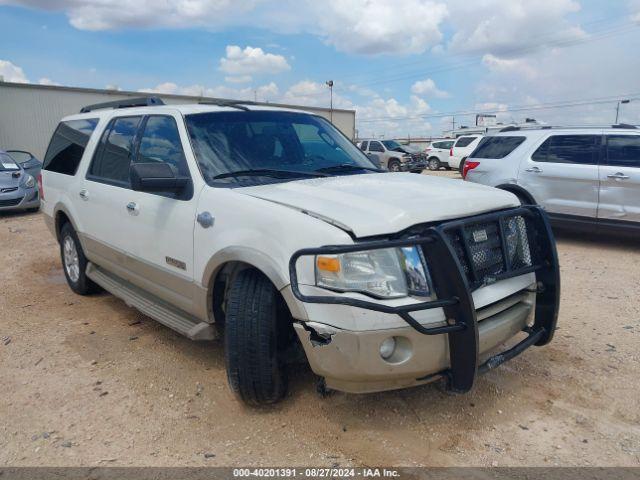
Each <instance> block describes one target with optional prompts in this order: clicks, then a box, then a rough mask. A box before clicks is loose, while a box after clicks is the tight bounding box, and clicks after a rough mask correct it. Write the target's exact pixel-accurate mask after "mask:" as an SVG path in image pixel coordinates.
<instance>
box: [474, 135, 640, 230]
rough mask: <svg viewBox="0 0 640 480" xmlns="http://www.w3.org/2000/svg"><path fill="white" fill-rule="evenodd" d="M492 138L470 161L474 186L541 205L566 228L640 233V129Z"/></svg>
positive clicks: (489, 138) (488, 138)
mask: <svg viewBox="0 0 640 480" xmlns="http://www.w3.org/2000/svg"><path fill="white" fill-rule="evenodd" d="M506 130H507V131H503V132H502V133H499V134H497V135H494V136H489V137H486V138H485V139H484V140H483V141H482V142H481V143H480V145H479V146H478V148H477V149H476V150H475V151H474V152H473V154H472V155H471V156H470V157H469V158H467V161H466V163H465V166H464V172H463V174H464V176H465V177H466V180H468V181H470V182H475V183H482V184H485V185H490V186H493V187H498V188H502V189H504V190H507V191H510V192H513V193H515V194H516V195H517V196H518V197H519V198H520V200H521V202H522V203H523V204H536V203H537V204H540V205H541V206H542V207H543V208H544V209H545V210H546V211H547V212H548V213H549V216H550V217H551V218H552V220H554V222H555V223H557V224H558V225H571V226H574V227H585V228H587V229H591V228H592V227H593V226H594V225H596V226H597V227H598V228H600V229H607V230H614V229H615V230H629V229H636V230H637V229H638V228H640V130H638V129H637V128H636V127H634V126H631V125H614V126H610V127H599V128H598V127H582V128H550V127H542V128H537V129H522V130H518V129H517V127H507V129H506Z"/></svg>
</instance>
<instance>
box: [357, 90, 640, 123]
mask: <svg viewBox="0 0 640 480" xmlns="http://www.w3.org/2000/svg"><path fill="white" fill-rule="evenodd" d="M621 98H624V99H629V100H638V99H640V92H639V93H631V94H622V95H615V96H607V97H598V98H592V99H583V100H569V101H561V102H546V103H537V104H528V105H516V106H513V107H508V108H505V109H499V108H494V109H486V110H457V111H451V112H438V113H431V114H421V115H410V116H402V117H392V116H385V117H377V118H367V119H364V120H359V121H358V122H359V123H374V122H382V121H400V120H421V119H427V118H443V117H451V116H466V115H476V114H480V113H506V112H509V113H513V112H526V111H535V110H545V109H554V108H571V107H578V106H587V105H589V106H590V105H601V104H606V103H611V102H616V101H618V100H619V99H621ZM497 103H499V102H497Z"/></svg>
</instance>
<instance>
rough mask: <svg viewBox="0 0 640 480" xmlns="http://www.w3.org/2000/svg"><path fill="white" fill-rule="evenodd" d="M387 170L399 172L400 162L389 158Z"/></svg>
mask: <svg viewBox="0 0 640 480" xmlns="http://www.w3.org/2000/svg"><path fill="white" fill-rule="evenodd" d="M389 171H390V172H399V171H400V162H399V161H398V160H389Z"/></svg>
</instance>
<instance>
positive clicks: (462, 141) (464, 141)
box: [456, 137, 478, 148]
mask: <svg viewBox="0 0 640 480" xmlns="http://www.w3.org/2000/svg"><path fill="white" fill-rule="evenodd" d="M476 138H478V137H460V138H459V139H458V141H457V142H456V147H462V148H464V147H468V146H469V145H471V144H472V143H473V141H474V140H475V139H476Z"/></svg>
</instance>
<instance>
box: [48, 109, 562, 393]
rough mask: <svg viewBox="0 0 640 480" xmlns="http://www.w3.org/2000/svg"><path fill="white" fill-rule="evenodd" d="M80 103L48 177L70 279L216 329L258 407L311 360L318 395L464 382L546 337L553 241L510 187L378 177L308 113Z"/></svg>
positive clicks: (233, 375) (190, 333)
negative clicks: (293, 365)
mask: <svg viewBox="0 0 640 480" xmlns="http://www.w3.org/2000/svg"><path fill="white" fill-rule="evenodd" d="M140 105H142V106H140ZM82 112H83V113H81V114H79V115H72V116H69V117H67V118H65V119H63V120H62V122H61V123H60V125H59V126H58V128H57V129H56V131H55V133H54V135H53V138H52V140H51V143H50V145H49V148H48V150H47V154H46V158H45V162H44V168H43V173H42V179H41V185H42V190H43V198H42V204H43V211H44V213H45V218H46V221H47V225H48V226H49V228H50V230H51V232H52V233H53V234H54V235H55V237H56V239H57V240H58V242H59V243H60V252H61V258H62V263H63V267H64V273H65V276H66V278H67V281H68V283H69V286H70V287H71V289H72V290H73V291H74V292H76V293H78V294H82V295H85V294H89V293H91V292H93V291H95V290H96V289H97V288H98V286H100V287H103V288H104V289H106V290H108V291H109V292H111V293H113V294H114V295H116V296H118V297H120V298H122V299H123V300H124V301H125V302H126V303H127V304H128V305H131V306H133V307H135V308H137V309H138V310H140V311H142V312H143V313H145V314H146V315H148V316H150V317H152V318H154V319H156V320H157V321H159V322H161V323H163V324H164V325H166V326H168V327H170V328H173V329H174V330H176V331H178V332H180V333H182V334H184V335H186V336H187V337H189V338H191V339H194V340H210V339H215V338H216V337H218V335H221V336H222V337H223V338H224V344H225V357H226V368H227V373H228V378H229V383H230V385H231V388H232V389H233V391H234V392H236V393H237V394H238V395H239V396H240V397H241V398H242V399H243V400H244V401H246V402H248V403H250V404H263V403H271V402H275V401H277V400H279V399H280V398H281V397H282V396H283V395H284V394H285V392H286V371H287V365H288V363H289V362H291V361H292V360H294V359H296V358H298V359H300V358H305V356H306V361H308V362H309V364H310V366H311V369H312V370H313V371H314V372H315V373H316V374H317V375H318V376H319V377H320V378H321V380H320V384H319V386H320V387H321V388H323V389H327V388H328V389H338V390H343V391H347V392H373V391H379V390H387V389H394V388H402V387H408V386H412V385H419V384H423V383H427V382H430V381H434V380H437V379H444V380H445V381H446V384H447V386H448V388H450V389H451V390H454V391H458V392H465V391H468V390H469V389H470V388H471V387H472V386H473V384H474V381H475V379H476V375H477V373H478V372H483V371H486V370H488V369H491V368H494V367H496V366H498V365H499V364H501V363H502V362H504V361H505V360H508V359H510V358H512V357H513V356H515V355H517V354H519V353H520V352H522V351H523V350H524V349H526V348H527V347H529V346H531V345H544V344H546V343H548V342H549V341H550V340H551V338H552V336H553V332H554V329H555V325H556V318H557V312H558V301H559V288H560V283H559V276H558V263H557V257H556V250H555V244H554V241H553V237H552V234H551V232H550V229H549V226H548V222H547V220H546V217H545V215H544V212H542V210H541V209H539V208H538V207H520V205H519V202H518V200H517V198H516V197H515V196H514V195H513V194H511V193H508V192H504V191H500V190H496V189H493V188H488V187H484V186H479V185H472V184H468V183H462V182H458V181H455V180H450V179H440V178H433V177H427V176H422V175H411V174H406V173H385V172H381V171H380V170H378V169H376V168H375V167H373V166H372V164H371V162H370V161H369V160H368V159H367V157H366V156H365V155H364V154H363V153H362V152H361V151H360V150H358V149H357V148H356V147H355V146H354V145H353V144H352V143H351V142H350V141H349V140H348V139H347V138H346V137H345V136H343V135H342V134H341V133H340V132H339V131H338V130H336V129H335V128H334V127H333V125H331V124H330V123H329V122H328V121H326V120H325V119H323V118H321V117H319V116H316V115H312V114H309V113H307V112H300V111H295V110H284V109H278V108H273V107H268V106H260V105H256V104H239V103H230V102H227V103H224V102H218V104H215V105H212V104H209V105H182V106H177V105H171V106H164V105H161V101H159V100H158V99H154V98H153V97H152V98H143V99H132V100H128V101H122V102H114V103H108V104H99V105H94V106H90V107H85V108H84V109H83V110H82ZM516 336H520V337H521V338H518V339H517V340H518V343H515V340H516V338H515V337H516ZM506 341H510V342H511V346H510V348H509V349H508V350H506V351H503V352H502V353H498V354H495V355H493V356H490V355H489V352H492V351H494V350H495V349H496V347H498V346H500V345H502V344H503V343H504V342H506ZM514 343H515V345H514ZM296 354H297V355H296Z"/></svg>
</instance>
